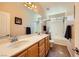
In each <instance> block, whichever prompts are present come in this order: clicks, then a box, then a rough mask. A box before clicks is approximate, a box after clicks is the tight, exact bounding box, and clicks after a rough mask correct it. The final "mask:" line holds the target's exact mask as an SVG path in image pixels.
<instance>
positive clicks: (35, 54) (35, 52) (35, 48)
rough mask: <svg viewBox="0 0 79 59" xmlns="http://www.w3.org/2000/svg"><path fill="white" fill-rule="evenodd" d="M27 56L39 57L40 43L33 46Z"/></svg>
mask: <svg viewBox="0 0 79 59" xmlns="http://www.w3.org/2000/svg"><path fill="white" fill-rule="evenodd" d="M27 56H28V57H38V43H36V44H34V45H32V46H31V47H30V48H28V50H27Z"/></svg>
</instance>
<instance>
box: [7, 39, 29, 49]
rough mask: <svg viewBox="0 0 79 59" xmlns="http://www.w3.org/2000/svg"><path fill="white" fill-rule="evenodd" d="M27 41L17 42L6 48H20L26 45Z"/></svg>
mask: <svg viewBox="0 0 79 59" xmlns="http://www.w3.org/2000/svg"><path fill="white" fill-rule="evenodd" d="M27 42H28V41H25V40H24V41H17V42H13V43H11V44H10V45H8V46H7V48H18V47H21V46H22V45H24V44H26V43H27Z"/></svg>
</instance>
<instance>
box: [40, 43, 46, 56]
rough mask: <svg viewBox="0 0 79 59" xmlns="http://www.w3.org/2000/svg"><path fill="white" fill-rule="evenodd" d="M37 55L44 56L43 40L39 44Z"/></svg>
mask: <svg viewBox="0 0 79 59" xmlns="http://www.w3.org/2000/svg"><path fill="white" fill-rule="evenodd" d="M39 56H40V57H44V56H45V42H44V43H43V44H41V46H39Z"/></svg>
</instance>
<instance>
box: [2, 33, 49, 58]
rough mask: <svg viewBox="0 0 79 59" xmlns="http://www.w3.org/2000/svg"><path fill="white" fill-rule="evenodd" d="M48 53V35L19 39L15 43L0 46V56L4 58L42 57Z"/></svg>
mask: <svg viewBox="0 0 79 59" xmlns="http://www.w3.org/2000/svg"><path fill="white" fill-rule="evenodd" d="M20 38H21V39H20ZM48 51H49V35H47V34H40V35H31V36H24V37H19V40H18V41H16V42H13V43H11V42H8V43H7V44H5V45H3V46H0V56H4V57H5V56H12V57H44V56H46V55H47V54H48Z"/></svg>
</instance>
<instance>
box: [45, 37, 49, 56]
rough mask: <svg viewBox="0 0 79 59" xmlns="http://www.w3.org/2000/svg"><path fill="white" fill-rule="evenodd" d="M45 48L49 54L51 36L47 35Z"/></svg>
mask: <svg viewBox="0 0 79 59" xmlns="http://www.w3.org/2000/svg"><path fill="white" fill-rule="evenodd" d="M45 40H46V41H45V49H46V55H47V54H48V51H49V38H48V37H46V38H45Z"/></svg>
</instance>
